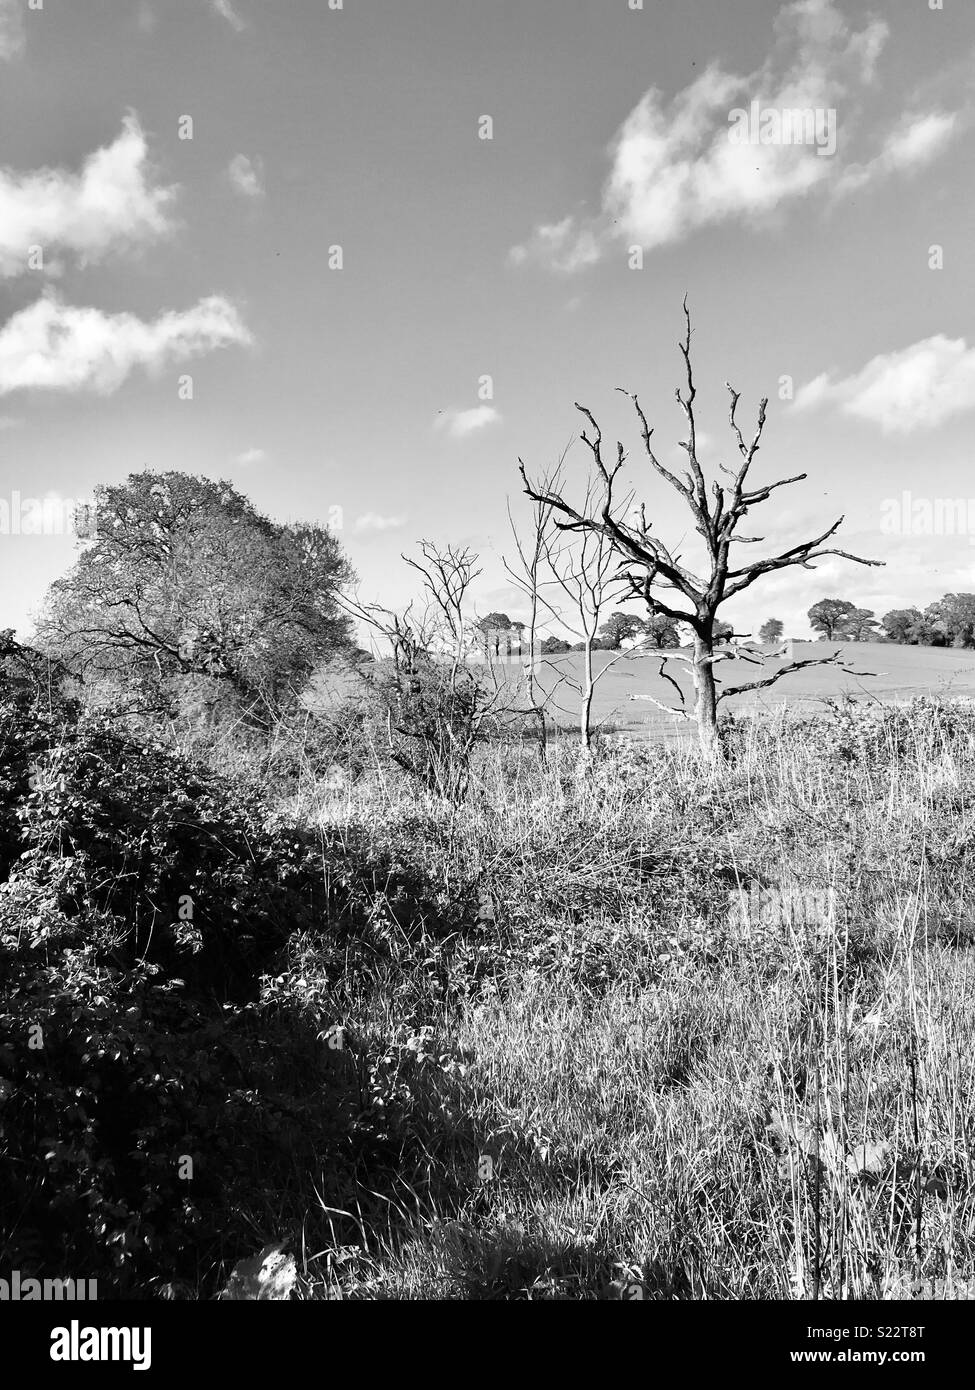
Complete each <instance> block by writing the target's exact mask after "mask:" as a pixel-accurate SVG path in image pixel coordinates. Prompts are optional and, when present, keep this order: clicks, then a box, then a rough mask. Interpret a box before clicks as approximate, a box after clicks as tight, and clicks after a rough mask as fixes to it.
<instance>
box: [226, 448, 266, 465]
mask: <svg viewBox="0 0 975 1390" xmlns="http://www.w3.org/2000/svg"><path fill="white" fill-rule="evenodd" d="M266 458H267V454H266V452H265V451H264V450H263V449H245V450H244V452H243V453H242V454H238V455H237V457H236V459H235V460H234V462H235V463H239V464H240V465H241V466H242V467H244V468H249V467H251V466H252V465H253V464H257V463H263V462H264V461H265V459H266Z"/></svg>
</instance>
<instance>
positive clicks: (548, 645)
mask: <svg viewBox="0 0 975 1390" xmlns="http://www.w3.org/2000/svg"><path fill="white" fill-rule="evenodd" d="M571 650H572V648H571V647H570V646H569V644H568V642H566V641H565V640H564V639H563V638H561V637H543V638H542V656H562V655H563V653H565V652H568V651H571Z"/></svg>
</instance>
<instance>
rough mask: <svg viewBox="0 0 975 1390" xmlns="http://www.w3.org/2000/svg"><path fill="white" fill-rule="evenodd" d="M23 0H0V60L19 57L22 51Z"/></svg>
mask: <svg viewBox="0 0 975 1390" xmlns="http://www.w3.org/2000/svg"><path fill="white" fill-rule="evenodd" d="M23 10H24V6H23V0H0V60H4V61H8V62H9V61H10V60H11V59H13V58H19V57H20V55H21V54H22V53H23V51H24V16H23Z"/></svg>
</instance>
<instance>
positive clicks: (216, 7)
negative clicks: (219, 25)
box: [210, 0, 247, 34]
mask: <svg viewBox="0 0 975 1390" xmlns="http://www.w3.org/2000/svg"><path fill="white" fill-rule="evenodd" d="M210 6H211V8H212V10H213V12H214V14H218V15H219V16H220V18H221V19H225V20H226V21H227V23H228V24H229V25H230V27H231V29H233V30H235V31H236V32H237V33H238V34H242V33H243V31H244V30H245V29H246V28H247V23H246V21H245V20H243V19H241V17H240V15H239V14H238V13H237V11H236V10H235V9H234V7H233V5H232V3H231V0H210Z"/></svg>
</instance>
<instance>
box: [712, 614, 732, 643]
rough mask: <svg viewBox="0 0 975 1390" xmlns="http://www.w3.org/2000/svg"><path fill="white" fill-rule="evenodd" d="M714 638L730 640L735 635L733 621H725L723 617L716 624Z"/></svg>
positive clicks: (724, 640) (718, 640)
mask: <svg viewBox="0 0 975 1390" xmlns="http://www.w3.org/2000/svg"><path fill="white" fill-rule="evenodd" d="M713 632H714V640H715V641H716V642H730V641H731V639H732V637H734V635H735V629H734V627H733V626H732V624H731V623H726V622H724V621H723V620H722V619H721V618H718V620H717V621H716V622H715V624H714V628H713Z"/></svg>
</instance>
